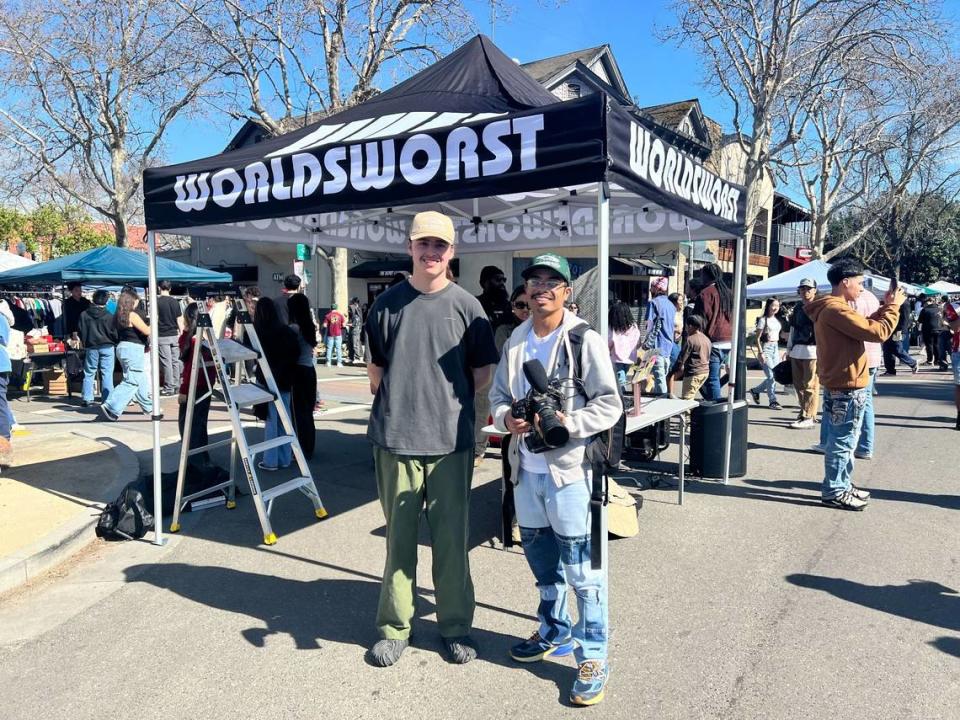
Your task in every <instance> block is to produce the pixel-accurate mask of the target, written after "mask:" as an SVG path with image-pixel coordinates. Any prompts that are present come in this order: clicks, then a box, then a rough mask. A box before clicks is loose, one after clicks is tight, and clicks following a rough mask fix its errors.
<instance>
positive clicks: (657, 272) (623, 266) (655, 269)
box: [610, 257, 673, 277]
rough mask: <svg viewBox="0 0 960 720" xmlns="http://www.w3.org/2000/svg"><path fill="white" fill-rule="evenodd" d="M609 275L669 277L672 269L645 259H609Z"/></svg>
mask: <svg viewBox="0 0 960 720" xmlns="http://www.w3.org/2000/svg"><path fill="white" fill-rule="evenodd" d="M610 274H611V275H639V276H644V277H670V276H671V275H673V268H672V267H670V266H669V265H664V264H663V263H658V262H657V261H655V260H648V259H647V258H629V257H616V258H610Z"/></svg>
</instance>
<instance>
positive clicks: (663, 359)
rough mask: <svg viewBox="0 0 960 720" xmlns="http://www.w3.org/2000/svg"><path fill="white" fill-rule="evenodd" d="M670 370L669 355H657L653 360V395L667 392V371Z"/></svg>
mask: <svg viewBox="0 0 960 720" xmlns="http://www.w3.org/2000/svg"><path fill="white" fill-rule="evenodd" d="M669 370H670V357H669V356H664V355H657V359H656V360H654V361H653V390H651V392H652V393H653V394H654V395H663V394H664V393H665V392H667V372H669Z"/></svg>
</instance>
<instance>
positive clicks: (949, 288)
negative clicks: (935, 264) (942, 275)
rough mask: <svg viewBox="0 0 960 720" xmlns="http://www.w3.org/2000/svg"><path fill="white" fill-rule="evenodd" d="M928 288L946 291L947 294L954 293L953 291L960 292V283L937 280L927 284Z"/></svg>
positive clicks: (941, 291) (939, 291)
mask: <svg viewBox="0 0 960 720" xmlns="http://www.w3.org/2000/svg"><path fill="white" fill-rule="evenodd" d="M927 289H929V290H936V291H937V292H938V293H944V294H946V295H952V294H953V293H960V285H957V284H956V283H952V282H947V281H946V280H937V282H935V283H933V284H931V285H927Z"/></svg>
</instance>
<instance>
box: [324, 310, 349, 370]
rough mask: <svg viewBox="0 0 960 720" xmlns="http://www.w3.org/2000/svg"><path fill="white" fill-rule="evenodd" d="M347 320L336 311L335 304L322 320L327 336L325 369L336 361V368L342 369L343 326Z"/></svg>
mask: <svg viewBox="0 0 960 720" xmlns="http://www.w3.org/2000/svg"><path fill="white" fill-rule="evenodd" d="M346 324H347V319H346V318H345V317H344V316H343V313H341V312H340V311H338V310H337V304H336V303H333V304H332V305H330V312H328V313H327V315H326V317H324V318H323V329H324V331H325V332H326V336H327V367H330V364H331V363H332V362H333V358H334V357H336V359H337V367H343V326H344V325H346Z"/></svg>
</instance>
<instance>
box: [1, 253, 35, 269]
mask: <svg viewBox="0 0 960 720" xmlns="http://www.w3.org/2000/svg"><path fill="white" fill-rule="evenodd" d="M35 264H36V260H31V259H30V258H25V257H22V256H20V255H14V254H13V253H11V252H7V251H6V250H0V272H3V271H4V270H12V269H13V268H18V267H23V266H24V265H35Z"/></svg>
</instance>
